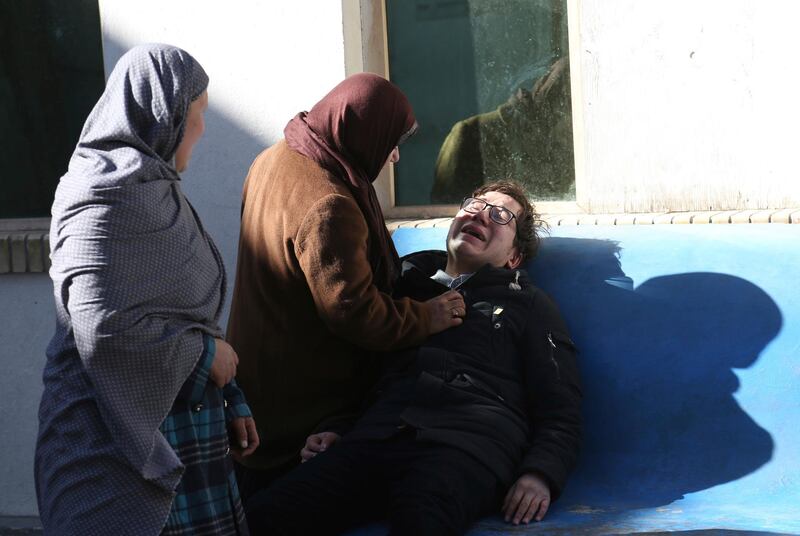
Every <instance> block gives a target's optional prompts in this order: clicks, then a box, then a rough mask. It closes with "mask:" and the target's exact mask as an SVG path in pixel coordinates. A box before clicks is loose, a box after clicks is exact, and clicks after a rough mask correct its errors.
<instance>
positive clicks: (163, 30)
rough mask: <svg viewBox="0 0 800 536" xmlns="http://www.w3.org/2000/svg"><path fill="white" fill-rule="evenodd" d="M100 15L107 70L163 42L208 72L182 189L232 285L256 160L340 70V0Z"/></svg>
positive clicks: (107, 6)
mask: <svg viewBox="0 0 800 536" xmlns="http://www.w3.org/2000/svg"><path fill="white" fill-rule="evenodd" d="M100 16H101V21H102V27H103V45H104V58H105V64H106V73H109V72H110V70H111V69H112V68H113V66H114V64H115V63H116V61H117V60H118V59H119V57H120V56H121V55H122V54H123V53H124V52H125V50H127V49H128V48H130V47H131V46H133V45H136V44H141V43H147V42H162V43H169V44H172V45H176V46H179V47H181V48H183V49H185V50H187V51H188V52H189V53H190V54H192V55H193V56H194V57H195V58H196V59H197V60H198V61H199V62H200V63H201V65H203V68H204V69H205V70H206V72H207V73H208V75H209V77H210V79H211V81H210V83H209V89H208V93H209V111H208V112H207V114H206V133H205V135H204V136H203V138H202V139H201V140H200V143H199V144H198V145H197V147H196V148H195V150H194V156H193V160H192V162H191V163H190V166H189V169H188V170H187V171H186V172H185V173H184V176H183V179H184V184H183V188H184V191H185V192H186V195H187V196H188V197H189V199H190V201H192V203H193V204H194V205H195V207H196V208H197V210H198V212H199V213H200V217H201V218H202V220H203V222H204V224H205V225H206V227H207V229H208V230H209V232H210V233H211V235H212V237H213V238H214V239H215V240H216V242H217V245H218V246H219V248H220V250H221V252H222V254H223V256H224V258H225V261H226V265H227V268H228V276H229V285H228V286H229V290H232V285H233V276H234V269H235V264H236V247H237V241H238V236H239V211H240V202H241V189H242V184H243V181H244V178H245V176H246V174H247V170H248V168H249V167H250V164H251V163H252V161H253V158H254V157H255V156H256V155H257V154H258V153H259V152H261V150H263V149H264V148H266V147H267V146H269V145H272V144H273V143H275V142H276V141H278V140H279V139H280V138H282V137H283V128H284V126H285V125H286V123H287V122H288V121H289V120H290V119H291V118H292V117H293V116H294V115H295V114H297V113H298V112H300V111H303V110H308V109H309V108H310V107H311V106H313V105H314V103H316V102H317V101H318V100H319V99H320V98H321V97H322V96H323V95H325V93H327V92H328V91H329V90H330V89H331V88H333V86H334V85H336V84H337V83H338V82H340V81H341V80H342V79H343V78H344V76H345V61H344V45H343V33H342V6H341V3H340V2H336V1H332V0H293V1H291V2H286V1H279V0H236V1H235V2H230V3H222V2H219V1H216V0H170V1H168V2H164V1H162V0H138V1H136V2H127V1H122V0H100ZM229 297H230V294H229ZM226 315H227V308H226Z"/></svg>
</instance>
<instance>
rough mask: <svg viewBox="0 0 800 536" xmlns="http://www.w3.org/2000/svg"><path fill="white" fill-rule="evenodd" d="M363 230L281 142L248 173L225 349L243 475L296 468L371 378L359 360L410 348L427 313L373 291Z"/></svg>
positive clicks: (347, 205)
mask: <svg viewBox="0 0 800 536" xmlns="http://www.w3.org/2000/svg"><path fill="white" fill-rule="evenodd" d="M367 243H368V228H367V223H366V220H365V219H364V216H363V214H362V212H361V210H360V209H359V207H358V205H357V204H356V201H355V199H354V198H353V196H352V194H351V193H350V191H349V189H348V188H347V186H345V184H344V182H342V181H341V180H339V179H337V178H336V177H335V176H333V175H332V174H330V173H329V172H328V171H326V170H324V169H322V168H321V167H320V166H318V165H317V164H316V163H314V162H313V161H312V160H310V159H308V158H306V157H305V156H302V155H301V154H299V153H297V152H295V151H293V150H292V149H290V148H289V147H288V146H287V145H286V143H285V142H284V141H281V142H279V143H277V144H276V145H275V146H273V147H271V148H270V149H267V150H266V151H264V152H263V153H261V154H260V155H259V156H258V157H257V158H256V160H255V162H254V163H253V165H252V167H251V168H250V173H249V174H248V177H247V180H246V181H245V186H244V194H243V201H242V226H241V236H240V239H239V258H238V262H237V268H236V284H235V287H234V292H233V304H232V306H231V314H230V321H229V324H228V340H229V341H230V343H231V345H232V346H233V348H234V349H235V350H236V352H237V353H238V355H239V360H240V361H239V368H238V374H237V381H238V382H239V384H240V385H241V387H242V389H243V390H244V392H245V394H246V396H247V400H248V402H249V403H250V407H251V409H252V410H253V414H254V415H253V416H254V418H255V421H256V425H257V426H258V430H259V435H260V437H261V446H260V447H259V449H258V450H257V451H256V453H255V454H254V455H253V456H251V457H250V458H248V459H247V460H246V461H245V463H246V465H248V466H250V467H253V468H259V469H269V468H274V467H277V466H279V465H282V464H284V463H286V462H288V461H289V460H291V459H293V458H294V459H299V451H300V449H301V448H302V446H303V444H304V442H305V438H306V436H307V435H308V434H309V433H310V432H312V431H313V430H314V429H315V428H317V427H319V426H320V425H321V424H322V423H323V422H324V421H325V420H326V419H330V418H332V417H335V416H336V415H339V414H341V413H343V412H349V411H354V410H356V409H357V407H358V405H359V404H360V401H361V397H362V396H363V394H364V392H365V391H366V389H368V388H369V386H370V385H371V382H372V380H373V379H374V377H373V376H372V375H371V374H369V373H367V371H369V370H373V369H374V368H375V367H373V366H371V365H370V359H369V358H368V356H367V351H365V350H377V351H387V350H394V349H398V348H402V347H407V346H412V345H417V344H419V343H420V342H422V341H423V340H424V339H425V338H426V337H427V336H428V334H429V317H428V313H427V309H426V308H425V306H424V305H423V304H422V303H420V302H415V301H411V300H409V299H407V298H405V299H401V300H394V299H392V298H391V297H390V296H388V295H386V294H383V293H381V292H379V291H378V290H377V288H375V286H374V285H373V284H372V270H371V268H370V265H369V262H368V260H367V259H368V255H367Z"/></svg>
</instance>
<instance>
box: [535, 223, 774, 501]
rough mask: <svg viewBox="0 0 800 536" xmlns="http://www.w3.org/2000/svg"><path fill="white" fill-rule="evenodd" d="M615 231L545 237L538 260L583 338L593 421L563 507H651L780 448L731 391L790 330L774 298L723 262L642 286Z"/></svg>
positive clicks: (587, 409) (744, 469) (749, 468)
mask: <svg viewBox="0 0 800 536" xmlns="http://www.w3.org/2000/svg"><path fill="white" fill-rule="evenodd" d="M619 251H620V249H619V247H618V245H617V244H616V243H615V242H612V241H605V240H591V239H574V238H556V237H551V238H548V239H546V240H544V241H543V245H542V249H541V252H540V253H539V256H538V257H537V259H536V261H534V262H533V263H532V264H531V266H529V267H528V268H529V271H530V273H531V275H532V277H533V280H534V281H535V282H536V284H537V285H538V286H540V287H541V288H543V289H544V290H546V291H547V292H548V293H550V294H551V295H552V296H553V298H554V299H555V301H556V302H557V303H558V304H559V305H560V307H561V311H562V313H563V315H564V317H565V318H566V319H567V322H568V324H569V327H570V330H571V331H572V334H573V338H574V339H575V342H576V344H577V345H578V348H579V349H580V354H579V360H580V361H579V362H580V365H581V374H582V376H583V386H584V396H585V400H584V415H585V420H586V430H585V439H584V447H583V453H582V457H581V460H580V462H579V466H578V468H577V470H576V472H575V474H574V476H573V477H572V479H571V482H570V485H569V486H567V489H566V491H565V494H564V497H563V498H562V499H561V500H560V501H559V508H565V507H567V508H568V507H569V505H574V504H590V505H592V506H595V505H596V506H613V507H614V508H615V509H616V508H642V507H655V506H660V505H666V504H669V503H671V502H672V501H675V500H677V499H681V498H682V497H683V496H684V495H685V494H687V493H691V492H695V491H698V490H703V489H707V488H710V487H712V486H715V485H718V484H722V483H725V482H730V481H733V480H736V479H738V478H741V477H743V476H745V475H747V474H749V473H751V472H753V471H755V470H756V469H757V468H759V467H761V466H762V465H764V464H765V463H766V462H768V461H769V460H770V458H771V457H772V451H773V441H772V438H771V436H770V434H769V433H768V432H767V431H766V430H764V429H763V428H761V427H760V426H759V425H758V424H757V423H756V422H755V421H753V419H752V418H750V416H748V415H747V413H745V412H744V411H743V410H742V408H741V407H740V406H739V405H738V403H737V402H736V400H735V399H734V397H733V393H734V392H735V391H736V390H737V389H738V387H739V382H738V379H737V377H736V375H735V374H734V373H733V370H732V369H737V368H740V369H741V368H747V367H749V366H751V365H752V364H753V363H754V362H755V361H756V360H757V359H758V356H759V353H760V352H761V351H762V350H763V349H764V347H765V346H766V345H767V343H769V341H770V340H772V339H773V338H774V337H775V336H776V335H777V333H778V331H779V330H780V327H781V324H782V317H781V313H780V311H779V309H778V307H777V305H776V304H775V302H774V301H773V300H772V299H771V298H770V297H769V296H767V294H766V293H765V292H763V291H762V290H761V289H760V288H758V287H756V286H755V285H753V284H752V283H749V282H748V281H746V280H744V279H741V278H738V277H733V276H730V275H724V274H716V273H685V274H678V275H670V276H663V277H655V278H652V279H649V280H647V281H645V282H644V283H642V284H640V285H638V286H636V287H634V284H633V281H632V280H631V279H630V278H628V277H626V276H625V274H624V272H623V271H622V268H621V265H620V261H619Z"/></svg>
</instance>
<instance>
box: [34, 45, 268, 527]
mask: <svg viewBox="0 0 800 536" xmlns="http://www.w3.org/2000/svg"><path fill="white" fill-rule="evenodd" d="M207 86H208V76H207V75H206V73H205V71H203V68H202V67H201V66H200V65H199V64H198V63H197V61H195V60H194V58H192V57H191V56H190V55H189V54H187V53H186V52H184V51H183V50H180V49H178V48H175V47H170V46H166V45H146V46H141V47H136V48H134V49H132V50H131V51H129V52H128V53H127V54H125V56H123V57H122V58H121V59H120V61H119V63H118V64H117V66H116V67H115V68H114V71H113V72H112V73H111V76H110V77H109V79H108V84H107V87H106V90H105V92H104V93H103V95H102V97H101V98H100V101H99V102H98V103H97V105H96V106H95V108H94V110H92V112H91V114H90V115H89V118H88V119H87V121H86V125H85V126H84V128H83V132H82V133H81V137H80V140H79V142H78V146H77V148H76V149H75V153H74V154H73V156H72V159H71V160H70V164H69V170H68V171H67V173H66V174H65V175H64V176H63V177H62V178H61V181H60V183H59V186H58V189H57V190H56V196H55V201H54V203H53V209H52V212H53V214H52V216H53V217H52V224H51V229H50V239H51V244H52V251H51V257H52V268H51V270H50V275H51V277H52V279H53V284H54V290H55V302H56V312H57V326H56V333H55V335H54V337H53V339H52V341H51V342H50V345H49V347H48V349H47V364H46V367H45V371H44V394H43V395H42V402H41V406H40V409H39V437H38V441H37V446H36V459H35V473H36V489H37V497H38V501H39V511H40V515H41V519H42V524H43V526H44V528H45V532H46V533H49V534H59V535H71V534H81V535H87V534H114V535H122V534H134V535H146V534H158V533H163V534H243V533H246V532H247V529H246V526H245V522H244V517H243V514H242V508H241V504H240V501H239V495H238V490H237V488H236V481H235V478H234V476H233V470H232V463H231V461H230V457H229V454H228V452H229V450H230V449H229V448H228V433H229V430H230V432H231V433H232V436H233V438H234V439H235V446H236V449H237V451H238V452H239V453H240V454H241V455H249V454H250V453H251V452H252V451H253V450H254V449H255V447H257V446H258V436H257V434H256V432H255V425H254V423H253V421H252V418H250V411H249V408H248V407H247V405H246V403H245V401H244V398H243V396H242V395H241V392H240V391H239V390H238V387H236V385H235V383H234V382H233V381H232V380H233V376H234V375H235V372H236V365H237V363H238V359H237V357H236V354H235V353H234V352H233V350H232V348H231V347H230V346H229V345H228V344H227V343H225V342H224V341H223V340H222V339H221V338H220V337H221V336H222V332H221V330H220V328H219V324H218V322H219V316H220V313H221V310H222V304H223V300H224V293H225V285H226V280H225V272H224V267H223V264H222V259H221V258H220V254H219V252H218V251H217V248H216V247H215V246H214V243H213V242H212V240H211V237H210V236H209V235H208V234H207V233H206V231H205V230H204V228H203V226H202V224H201V223H200V220H199V219H198V217H197V214H196V212H195V211H194V209H193V208H192V206H191V205H190V204H189V202H188V201H187V199H186V197H185V196H184V195H183V193H182V192H181V188H180V176H179V175H178V172H179V171H182V170H183V169H184V168H185V167H186V166H187V164H188V161H189V158H190V157H191V152H192V147H193V145H194V144H195V142H197V140H198V139H199V138H200V136H201V135H202V133H203V128H204V125H203V112H204V111H205V107H206V106H207V102H208V95H207V92H206V88H207Z"/></svg>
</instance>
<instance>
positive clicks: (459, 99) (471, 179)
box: [362, 0, 575, 207]
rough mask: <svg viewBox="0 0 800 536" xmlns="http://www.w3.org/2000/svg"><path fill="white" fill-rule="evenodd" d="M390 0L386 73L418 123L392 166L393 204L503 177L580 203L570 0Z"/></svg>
mask: <svg viewBox="0 0 800 536" xmlns="http://www.w3.org/2000/svg"><path fill="white" fill-rule="evenodd" d="M384 8H385V28H386V44H387V49H388V54H387V57H388V72H389V75H390V79H391V80H392V81H393V82H394V83H396V84H397V85H398V86H400V87H401V88H402V89H403V90H404V91H405V93H406V94H407V95H408V97H409V99H410V100H411V104H412V106H413V107H414V111H415V113H416V115H417V119H418V121H419V123H420V129H419V131H418V132H417V134H416V135H415V136H413V137H412V138H411V139H409V140H408V141H407V142H406V143H405V144H404V145H403V147H402V148H401V159H400V162H399V163H398V165H396V166H395V169H394V174H395V175H394V188H395V189H394V205H396V206H398V207H402V206H414V205H416V206H419V205H428V204H452V203H457V202H459V201H460V200H461V198H462V197H463V196H464V195H465V194H467V193H469V192H470V191H471V190H472V189H473V188H475V187H476V186H478V185H480V184H483V183H484V182H488V181H491V180H498V179H506V178H511V179H515V180H517V181H520V182H522V183H524V184H525V185H526V186H527V187H528V190H529V191H530V193H531V195H532V197H533V199H534V200H535V201H574V200H575V169H574V158H573V139H572V113H571V102H570V99H571V96H570V71H569V59H568V56H569V54H568V40H567V7H566V0H386V1H385V6H384ZM363 9H364V8H363V3H362V18H363Z"/></svg>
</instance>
